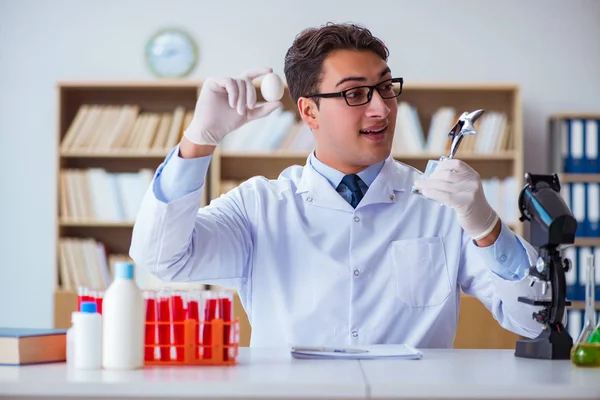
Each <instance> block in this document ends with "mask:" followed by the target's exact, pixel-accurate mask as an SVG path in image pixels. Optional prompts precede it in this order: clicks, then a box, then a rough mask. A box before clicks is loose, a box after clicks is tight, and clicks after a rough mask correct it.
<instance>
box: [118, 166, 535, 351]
mask: <svg viewBox="0 0 600 400" xmlns="http://www.w3.org/2000/svg"><path fill="white" fill-rule="evenodd" d="M419 174H420V172H419V171H417V170H415V169H413V168H411V167H409V166H407V165H404V164H402V163H399V162H396V161H395V160H394V159H393V158H391V157H390V158H388V159H387V160H386V161H385V163H384V165H383V167H382V169H381V171H380V173H379V175H378V176H377V178H376V179H375V181H374V182H373V183H372V185H371V186H370V187H369V189H368V191H367V192H366V194H365V196H364V198H363V199H362V201H361V202H360V204H359V205H358V207H357V208H356V209H353V208H352V207H351V206H350V205H349V204H348V202H346V201H345V200H344V199H343V198H342V197H341V196H340V195H339V194H338V193H337V192H336V190H335V189H334V188H333V187H332V186H331V185H330V183H329V182H328V181H327V180H326V179H325V178H324V177H323V176H321V175H320V174H318V173H317V172H316V171H315V170H314V169H313V168H312V167H311V166H310V164H309V163H308V162H307V164H306V165H305V166H304V167H302V166H293V167H289V168H288V169H286V170H285V171H283V172H282V174H281V175H280V177H279V178H278V179H276V180H268V179H265V178H264V177H254V178H251V179H249V180H248V181H246V182H244V183H243V184H241V185H240V186H239V187H237V188H235V189H233V190H232V191H230V192H229V193H227V194H226V195H223V196H221V197H219V198H218V199H215V200H213V201H212V203H211V204H210V205H209V206H207V207H204V208H201V209H199V204H200V199H201V192H202V190H201V189H199V190H197V191H196V192H193V193H191V194H189V195H186V196H184V197H182V198H180V199H176V200H174V201H172V202H169V203H164V202H161V201H160V200H158V199H157V198H156V197H155V194H154V191H153V190H152V187H151V188H150V190H149V191H148V192H147V194H146V196H145V198H144V200H143V204H142V207H141V211H140V213H139V215H138V218H137V221H136V224H135V228H134V233H133V238H132V245H131V250H130V254H131V256H132V258H133V259H134V261H135V262H136V263H137V264H138V266H140V267H142V268H146V269H147V270H149V271H150V272H152V273H153V274H155V275H156V276H157V277H159V278H161V279H163V280H166V281H198V282H204V283H210V284H217V285H221V286H228V287H233V288H235V289H236V290H237V291H238V292H239V295H240V299H241V301H242V303H243V305H244V308H245V310H246V312H247V314H248V317H249V319H250V322H251V324H252V339H251V345H252V346H287V345H290V344H300V343H301V344H333V343H334V344H370V343H408V344H411V345H413V346H416V347H421V348H425V347H438V348H439V347H446V348H450V347H453V343H454V338H455V332H456V328H457V321H458V312H459V305H460V290H461V289H462V290H463V291H464V292H465V293H467V294H470V295H473V296H476V297H477V298H479V299H480V300H481V301H482V302H483V304H484V305H485V306H486V307H487V308H488V309H489V310H490V311H491V312H492V314H493V316H494V317H495V318H496V319H497V320H498V321H499V323H500V324H501V325H502V326H503V327H505V328H506V329H509V330H511V331H514V332H516V333H518V334H521V335H524V336H527V337H535V336H537V335H538V334H539V332H540V331H541V328H542V325H541V324H539V323H537V322H535V321H534V320H533V319H532V312H533V311H536V310H539V307H533V306H529V305H525V304H523V303H519V302H517V298H518V297H519V296H539V293H538V291H537V290H536V287H537V285H536V286H534V287H533V288H532V287H530V286H529V285H528V283H529V282H528V280H527V279H523V280H521V281H508V280H504V279H502V278H500V277H499V276H497V275H496V274H494V273H493V272H491V271H490V270H489V269H488V268H487V267H486V265H484V264H483V262H482V258H481V257H480V255H479V254H478V252H479V251H481V250H482V249H479V248H477V246H475V244H473V242H472V240H471V239H470V238H468V237H467V236H466V235H465V234H464V231H463V230H462V228H461V227H460V225H459V224H458V223H457V220H456V217H455V212H454V210H452V209H451V208H449V207H446V206H441V205H440V204H438V203H436V202H433V201H430V200H427V199H425V198H423V197H420V196H419V195H415V194H413V193H411V191H410V189H411V186H412V184H413V182H414V180H415V179H416V178H417V177H418V176H419ZM503 229H506V227H503ZM519 240H521V241H522V243H523V245H524V246H525V248H526V249H527V252H528V256H529V258H530V262H531V263H532V264H533V263H534V261H535V259H536V257H537V253H536V252H535V250H534V249H533V248H532V247H531V246H530V245H529V244H528V243H527V242H525V241H523V240H522V239H520V238H519Z"/></svg>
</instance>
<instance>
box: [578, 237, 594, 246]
mask: <svg viewBox="0 0 600 400" xmlns="http://www.w3.org/2000/svg"><path fill="white" fill-rule="evenodd" d="M575 246H581V247H598V246H600V238H598V237H576V238H575Z"/></svg>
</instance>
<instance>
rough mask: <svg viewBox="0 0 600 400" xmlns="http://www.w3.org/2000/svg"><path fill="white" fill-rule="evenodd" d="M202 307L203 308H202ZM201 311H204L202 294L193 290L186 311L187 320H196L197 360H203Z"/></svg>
mask: <svg viewBox="0 0 600 400" xmlns="http://www.w3.org/2000/svg"><path fill="white" fill-rule="evenodd" d="M201 307H202V308H201ZM200 310H204V305H203V303H202V293H201V292H200V291H198V290H192V291H190V292H189V293H188V302H187V309H186V318H187V319H191V320H194V322H195V323H196V324H195V327H194V328H195V329H194V355H195V358H196V359H198V358H202V346H201V341H200V331H201V330H202V325H201V321H202V316H201V315H200Z"/></svg>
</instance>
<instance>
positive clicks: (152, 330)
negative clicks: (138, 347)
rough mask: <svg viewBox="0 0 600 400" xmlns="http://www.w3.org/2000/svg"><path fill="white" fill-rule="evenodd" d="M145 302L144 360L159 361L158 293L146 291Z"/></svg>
mask: <svg viewBox="0 0 600 400" xmlns="http://www.w3.org/2000/svg"><path fill="white" fill-rule="evenodd" d="M144 300H145V302H146V325H145V337H144V341H145V346H144V360H146V361H155V360H156V359H157V356H159V354H157V351H156V344H157V336H158V325H157V323H156V321H157V304H156V293H155V292H154V291H152V290H146V291H144Z"/></svg>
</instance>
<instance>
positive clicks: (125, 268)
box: [115, 261, 133, 280]
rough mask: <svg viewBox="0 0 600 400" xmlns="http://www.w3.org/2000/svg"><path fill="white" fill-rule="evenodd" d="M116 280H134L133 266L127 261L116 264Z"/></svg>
mask: <svg viewBox="0 0 600 400" xmlns="http://www.w3.org/2000/svg"><path fill="white" fill-rule="evenodd" d="M115 279H129V280H132V279H133V264H132V263H130V262H125V261H118V262H116V263H115Z"/></svg>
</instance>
